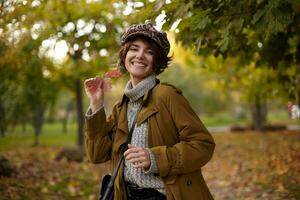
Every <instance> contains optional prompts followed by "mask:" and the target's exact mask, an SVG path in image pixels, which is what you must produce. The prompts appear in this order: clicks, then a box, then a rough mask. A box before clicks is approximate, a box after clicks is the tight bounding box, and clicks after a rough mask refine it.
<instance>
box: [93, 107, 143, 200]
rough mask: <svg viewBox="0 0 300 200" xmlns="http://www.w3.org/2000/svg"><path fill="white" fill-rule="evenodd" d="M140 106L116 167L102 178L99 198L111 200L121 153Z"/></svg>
mask: <svg viewBox="0 0 300 200" xmlns="http://www.w3.org/2000/svg"><path fill="white" fill-rule="evenodd" d="M141 108H142V106H140V107H139V109H138V111H137V114H136V115H135V118H134V120H133V123H132V126H131V128H130V131H129V133H128V138H127V141H126V143H124V144H123V145H121V150H120V152H121V154H120V158H119V160H118V162H117V164H116V167H115V169H114V172H113V174H112V176H111V175H108V174H107V175H105V176H104V177H103V179H102V183H101V190H100V195H99V200H113V199H114V182H115V178H116V176H117V174H118V171H119V168H120V166H121V163H122V161H123V160H124V155H123V153H124V152H125V151H126V149H127V146H128V144H129V143H130V141H131V137H132V133H133V130H134V126H135V123H136V119H137V115H138V113H139V111H140V110H141Z"/></svg>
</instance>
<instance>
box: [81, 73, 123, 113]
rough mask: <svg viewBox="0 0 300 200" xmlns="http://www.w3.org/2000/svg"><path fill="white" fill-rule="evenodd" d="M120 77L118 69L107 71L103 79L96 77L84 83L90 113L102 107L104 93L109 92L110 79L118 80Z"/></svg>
mask: <svg viewBox="0 0 300 200" xmlns="http://www.w3.org/2000/svg"><path fill="white" fill-rule="evenodd" d="M121 75H122V73H121V72H120V70H119V69H118V68H116V69H111V70H109V71H107V72H106V73H105V74H104V75H103V77H100V76H96V77H94V78H89V79H87V80H85V81H84V88H85V93H86V95H87V96H88V98H89V99H90V108H91V109H92V112H95V111H97V110H98V109H99V108H101V107H102V106H103V103H104V102H103V101H104V92H108V91H110V90H111V88H112V86H111V79H112V78H119V77H120V76H121Z"/></svg>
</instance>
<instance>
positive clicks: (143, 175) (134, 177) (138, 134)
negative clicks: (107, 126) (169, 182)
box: [124, 75, 166, 194]
mask: <svg viewBox="0 0 300 200" xmlns="http://www.w3.org/2000/svg"><path fill="white" fill-rule="evenodd" d="M154 86H155V75H151V76H149V77H147V78H145V79H144V80H143V81H141V82H140V83H138V84H137V85H136V86H135V87H132V84H131V81H129V82H128V83H127V85H126V87H125V92H124V93H125V95H126V96H127V97H128V98H129V103H128V109H127V119H128V127H131V126H132V123H133V120H134V117H135V115H136V114H137V111H138V108H139V106H140V105H141V103H142V97H143V96H144V94H145V93H146V92H147V91H149V90H150V89H151V88H153V87H154ZM131 144H132V145H134V146H137V147H143V148H147V147H148V123H147V121H145V122H143V123H142V124H141V125H140V126H135V128H134V131H133V133H132V139H131ZM147 150H148V152H149V153H150V159H151V167H150V170H149V171H147V172H146V171H144V170H143V169H140V168H134V167H132V165H131V164H130V163H129V162H127V161H125V169H124V176H125V180H126V181H129V182H131V183H134V184H136V185H138V186H139V187H143V188H154V189H156V190H158V191H159V192H161V193H163V194H165V193H166V192H165V187H164V183H163V181H162V179H161V178H160V177H158V176H154V175H153V172H155V173H157V172H158V170H157V164H156V161H155V158H154V155H153V154H152V152H151V151H150V150H149V149H147ZM151 172H152V173H151Z"/></svg>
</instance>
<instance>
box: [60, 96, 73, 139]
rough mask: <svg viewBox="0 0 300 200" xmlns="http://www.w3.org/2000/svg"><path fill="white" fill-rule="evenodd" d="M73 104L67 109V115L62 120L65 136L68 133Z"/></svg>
mask: <svg viewBox="0 0 300 200" xmlns="http://www.w3.org/2000/svg"><path fill="white" fill-rule="evenodd" d="M72 107H73V106H72V103H71V102H70V103H69V104H68V105H67V107H66V114H65V116H64V117H63V119H62V130H63V133H64V134H67V133H68V119H69V116H70V113H71V110H72Z"/></svg>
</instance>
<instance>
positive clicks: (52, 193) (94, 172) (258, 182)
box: [0, 131, 300, 200]
mask: <svg viewBox="0 0 300 200" xmlns="http://www.w3.org/2000/svg"><path fill="white" fill-rule="evenodd" d="M214 138H215V140H216V144H217V146H216V150H215V153H214V156H213V158H212V160H211V161H210V162H209V163H208V164H207V165H206V166H205V167H204V168H203V174H204V177H205V180H206V182H207V184H208V186H209V188H210V190H211V192H212V194H213V196H214V197H215V199H216V200H233V199H234V200H252V199H253V200H254V199H259V200H269V199H272V200H279V199H280V200H282V199H287V200H296V199H300V192H299V191H300V188H299V187H300V162H299V161H300V151H299V150H300V133H299V132H298V133H296V132H287V131H286V132H269V133H255V132H247V133H226V134H215V135H214ZM60 150H61V148H58V147H49V146H40V147H31V148H29V147H28V148H23V149H15V150H9V151H6V152H3V153H2V154H3V155H4V156H5V157H6V158H8V159H9V160H10V162H11V163H12V164H13V166H14V167H15V169H16V171H17V173H15V174H13V176H12V177H0V185H1V187H0V200H2V199H5V200H6V199H14V200H18V199H22V200H26V199H30V200H31V199H39V200H43V199H46V200H64V199H67V200H69V199H70V200H71V199H74V200H75V199H76V200H81V199H82V200H83V199H85V200H86V199H88V200H95V199H97V197H98V192H99V183H100V180H101V177H102V176H103V175H104V174H106V173H107V164H100V165H94V164H91V163H89V162H88V161H87V160H84V161H83V162H82V163H78V162H68V161H67V160H66V159H62V160H60V161H56V160H55V157H56V155H57V154H58V153H59V151H60Z"/></svg>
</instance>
